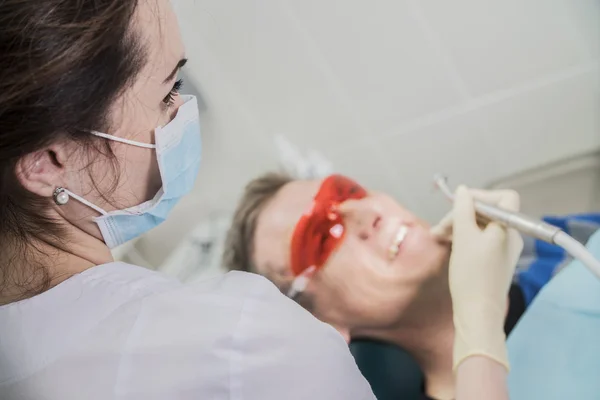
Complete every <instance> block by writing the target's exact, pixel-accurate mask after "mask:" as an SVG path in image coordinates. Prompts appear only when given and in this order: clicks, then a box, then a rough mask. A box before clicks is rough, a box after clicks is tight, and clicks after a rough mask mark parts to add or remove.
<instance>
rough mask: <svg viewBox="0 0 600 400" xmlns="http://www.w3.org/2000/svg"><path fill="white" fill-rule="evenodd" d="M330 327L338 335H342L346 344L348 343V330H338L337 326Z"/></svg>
mask: <svg viewBox="0 0 600 400" xmlns="http://www.w3.org/2000/svg"><path fill="white" fill-rule="evenodd" d="M332 326H333V327H334V328H335V330H336V331H338V332H339V333H340V335H342V337H343V338H344V340H345V341H346V343H350V331H349V330H348V328H340V327H339V326H335V325H332Z"/></svg>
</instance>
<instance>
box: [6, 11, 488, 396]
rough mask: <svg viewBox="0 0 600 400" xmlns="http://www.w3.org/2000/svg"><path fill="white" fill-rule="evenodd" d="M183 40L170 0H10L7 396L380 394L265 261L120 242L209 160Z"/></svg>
mask: <svg viewBox="0 0 600 400" xmlns="http://www.w3.org/2000/svg"><path fill="white" fill-rule="evenodd" d="M184 53H185V52H184V48H183V44H182V41H181V38H180V34H179V28H178V26H177V21H176V18H175V15H174V14H173V11H172V10H171V6H170V4H169V1H168V0H139V1H136V0H93V1H92V0H80V1H75V0H44V1H37V0H4V1H1V2H0V89H1V90H0V398H2V399H5V400H12V399H47V400H53V399H60V400H69V399H73V400H75V399H76V400H81V399H87V400H96V399H97V400H100V399H101V400H106V399H140V400H141V399H143V400H152V399H181V400H183V399H190V400H191V399H194V400H195V399H206V400H212V399H239V400H275V399H277V400H279V399H286V400H306V399H311V400H332V399H343V400H364V399H374V396H373V394H372V392H371V389H370V388H369V386H368V384H367V383H366V381H365V380H364V379H363V378H362V376H361V375H360V373H359V371H358V369H357V368H356V365H355V363H354V360H353V359H352V357H351V355H350V353H349V351H348V349H347V347H346V344H345V342H344V340H343V339H342V338H341V336H339V334H337V332H336V331H335V330H334V329H332V328H330V327H328V326H326V325H324V324H322V323H320V322H318V321H317V320H316V319H314V318H313V317H312V316H311V315H309V314H308V313H307V312H305V311H304V310H303V309H301V308H300V307H299V306H297V305H296V304H295V303H293V302H292V301H291V300H288V299H286V298H285V297H284V296H283V295H281V294H280V293H279V292H278V291H277V289H276V288H275V287H274V286H273V285H271V284H270V283H268V282H267V281H265V280H264V279H262V278H260V277H258V276H254V275H250V274H243V273H230V274H227V275H226V276H225V277H222V278H220V279H215V280H211V281H207V282H205V283H202V284H198V285H196V286H183V285H181V284H180V283H179V282H177V281H174V280H171V279H169V278H166V277H164V276H162V275H160V274H158V273H155V272H152V271H149V270H146V269H144V268H141V267H136V266H132V265H127V264H124V263H120V262H115V261H114V260H113V259H112V257H111V252H110V249H111V248H112V247H114V246H117V245H120V244H122V243H123V242H125V241H127V240H130V239H132V238H134V237H136V236H139V235H141V234H143V233H144V232H146V231H148V230H149V229H151V228H153V227H154V226H156V225H158V224H159V223H160V222H162V221H163V220H164V219H165V218H166V217H167V215H168V214H169V211H170V210H171V209H172V208H173V206H174V205H175V204H176V203H177V201H178V200H179V199H180V198H181V197H182V196H183V195H185V194H186V193H188V192H189V191H190V190H191V189H192V186H193V183H194V180H195V178H196V174H197V172H198V168H199V162H200V136H199V120H198V119H199V118H198V109H197V104H196V99H195V98H193V97H187V96H180V95H179V94H178V92H179V89H180V87H181V81H178V80H177V74H178V70H179V69H180V68H181V67H182V66H183V65H184V64H185V55H184ZM457 231H458V229H457ZM457 239H458V237H457V238H455V241H457V244H458V242H460V241H459V240H457ZM467 253H468V252H465V253H464V255H465V257H466V258H468V257H469V255H468V254H467ZM481 256H482V257H485V254H483V255H481ZM477 261H478V262H480V261H482V260H481V259H478V260H477ZM464 365H467V364H464ZM459 372H461V371H459Z"/></svg>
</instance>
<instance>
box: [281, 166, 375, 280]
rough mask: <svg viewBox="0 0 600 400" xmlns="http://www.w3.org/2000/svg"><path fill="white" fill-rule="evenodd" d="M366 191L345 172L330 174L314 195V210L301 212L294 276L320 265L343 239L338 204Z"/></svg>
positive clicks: (293, 250)
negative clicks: (302, 213)
mask: <svg viewBox="0 0 600 400" xmlns="http://www.w3.org/2000/svg"><path fill="white" fill-rule="evenodd" d="M366 196H367V191H366V190H365V189H364V188H363V187H362V186H360V185H359V184H358V183H356V182H354V181H353V180H352V179H350V178H347V177H345V176H342V175H331V176H329V177H327V178H326V179H325V180H324V181H323V183H322V184H321V187H320V188H319V191H318V192H317V195H316V196H315V198H314V202H313V204H312V207H311V209H310V210H309V211H308V212H307V213H305V214H304V215H302V217H301V218H300V220H299V221H298V223H297V224H296V228H295V229H294V233H293V235H292V244H291V267H292V272H293V274H294V276H296V277H298V276H300V275H306V274H307V273H310V274H312V272H313V271H315V270H318V269H319V268H321V267H322V266H323V265H324V264H325V263H326V262H327V258H328V257H329V256H330V255H331V253H332V252H333V251H334V250H335V249H336V248H337V247H338V246H339V244H340V243H341V242H342V240H343V239H344V234H345V230H346V229H345V226H344V220H343V218H342V215H341V214H340V213H339V212H338V206H339V205H340V204H341V203H343V202H345V201H347V200H350V199H356V200H358V199H362V198H364V197H366Z"/></svg>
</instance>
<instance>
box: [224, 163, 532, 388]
mask: <svg viewBox="0 0 600 400" xmlns="http://www.w3.org/2000/svg"><path fill="white" fill-rule="evenodd" d="M449 253H450V245H449V243H447V242H444V241H442V240H440V239H437V238H436V237H435V236H433V235H432V234H431V233H430V227H429V226H428V224H427V223H426V222H424V221H423V220H421V219H419V218H417V217H416V216H415V215H413V214H412V213H411V212H410V211H409V210H407V209H405V208H403V207H402V206H401V205H400V204H398V203H397V202H396V201H395V200H394V199H392V198H391V197H389V196H388V195H386V194H385V193H381V192H371V191H368V190H366V189H364V188H362V187H361V186H360V185H359V184H358V183H356V182H354V181H352V180H351V179H349V178H346V177H343V176H340V175H333V176H330V177H328V178H326V179H324V180H294V179H292V178H290V177H288V176H285V175H281V174H275V173H270V174H267V175H264V176H262V177H259V178H257V179H255V180H253V181H252V182H250V183H249V184H248V185H247V187H246V190H245V193H244V195H243V197H242V199H241V200H240V203H239V205H238V208H237V211H236V214H235V216H234V220H233V225H232V227H231V229H230V231H229V233H228V237H227V243H226V247H225V255H224V262H225V265H226V267H227V268H229V269H232V270H244V271H250V272H255V273H258V274H261V275H264V276H265V277H267V278H268V279H270V280H271V281H272V282H274V283H275V284H276V285H277V286H278V287H279V288H280V290H281V291H282V292H283V293H288V292H289V289H290V286H291V284H292V282H293V280H294V278H295V277H296V276H298V275H306V276H310V278H309V283H308V285H307V287H306V289H305V290H303V291H302V292H301V293H300V294H299V295H298V296H296V297H295V299H296V300H297V301H298V302H299V303H300V304H301V305H303V306H304V307H305V308H307V309H308V310H309V311H310V312H311V313H313V314H314V315H315V316H316V317H317V318H319V319H321V320H322V321H324V322H327V323H329V324H331V325H332V326H333V327H335V328H336V329H337V330H338V331H339V332H340V333H341V334H342V335H343V336H344V337H345V338H346V339H347V341H350V340H351V339H356V338H372V339H377V340H381V341H386V342H390V343H394V344H396V345H398V346H400V347H402V348H404V349H405V350H406V351H408V352H409V353H410V354H411V355H412V356H413V357H414V359H415V360H416V361H417V363H418V364H419V366H420V367H421V369H422V371H423V373H424V375H425V379H426V394H427V395H428V396H430V397H431V398H435V399H451V398H453V397H454V379H453V373H452V343H453V335H454V328H453V324H452V304H451V300H450V293H449V289H448V259H449ZM311 266H316V267H317V268H316V269H314V268H310V267H311ZM482 267H485V266H482ZM523 311H524V303H523V301H522V294H521V293H520V290H519V288H518V287H517V286H515V287H513V288H512V289H511V302H510V307H509V311H508V320H510V321H507V328H508V329H510V328H512V326H513V325H514V323H515V321H516V320H517V319H518V318H519V316H520V315H521V314H522V313H523ZM425 398H427V397H425Z"/></svg>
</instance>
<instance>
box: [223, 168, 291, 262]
mask: <svg viewBox="0 0 600 400" xmlns="http://www.w3.org/2000/svg"><path fill="white" fill-rule="evenodd" d="M293 180H294V179H293V178H292V177H291V176H289V175H287V174H284V173H278V172H269V173H266V174H264V175H261V176H259V177H258V178H255V179H253V180H251V181H250V182H249V183H248V184H247V185H246V187H245V188H244V193H243V194H242V197H241V198H240V200H239V202H238V205H237V208H236V210H235V213H234V215H233V221H232V223H231V227H230V228H229V231H228V232H227V238H226V239H225V250H224V253H223V265H224V266H225V267H226V268H227V269H228V270H236V271H247V272H258V271H257V269H256V266H255V265H254V262H253V257H254V233H255V231H256V224H257V222H258V217H259V216H260V213H261V212H262V210H263V209H264V208H265V206H266V205H267V203H268V202H269V201H270V200H271V199H273V197H275V195H276V194H277V192H279V190H280V189H281V188H282V187H284V186H285V185H286V184H288V183H290V182H292V181H293Z"/></svg>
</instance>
